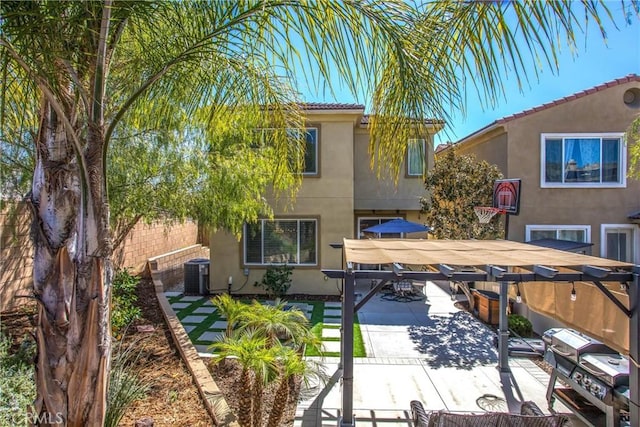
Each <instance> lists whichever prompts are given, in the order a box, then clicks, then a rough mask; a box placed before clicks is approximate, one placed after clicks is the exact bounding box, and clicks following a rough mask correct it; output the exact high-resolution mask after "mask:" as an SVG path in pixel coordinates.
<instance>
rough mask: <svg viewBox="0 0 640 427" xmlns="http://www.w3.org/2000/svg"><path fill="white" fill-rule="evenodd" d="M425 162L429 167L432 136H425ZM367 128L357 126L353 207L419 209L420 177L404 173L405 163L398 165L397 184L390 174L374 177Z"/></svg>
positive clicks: (430, 164)
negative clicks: (398, 176) (379, 177)
mask: <svg viewBox="0 0 640 427" xmlns="http://www.w3.org/2000/svg"><path fill="white" fill-rule="evenodd" d="M425 140H426V141H425V143H426V148H427V151H426V153H425V154H426V156H427V159H426V165H427V168H431V167H433V137H431V136H429V137H425ZM368 149H369V135H368V130H367V129H357V130H356V137H355V146H354V159H355V163H354V166H353V168H354V170H355V188H354V194H355V208H356V209H363V210H367V209H370V210H372V209H376V210H384V209H391V210H395V209H400V210H407V209H409V210H414V209H420V201H419V200H420V197H421V196H424V195H425V188H424V180H423V178H422V177H408V176H406V166H405V165H404V164H403V165H402V166H401V167H400V171H401V172H400V178H399V179H398V182H397V185H396V183H394V181H393V179H392V178H389V177H386V178H384V179H378V178H377V177H376V173H375V171H373V170H371V167H370V165H371V163H370V155H369V152H368Z"/></svg>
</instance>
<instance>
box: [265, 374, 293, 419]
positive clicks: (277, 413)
mask: <svg viewBox="0 0 640 427" xmlns="http://www.w3.org/2000/svg"><path fill="white" fill-rule="evenodd" d="M288 400H289V378H288V377H286V376H283V377H282V379H281V380H280V384H279V385H278V390H277V391H276V395H275V397H274V399H273V405H272V407H271V412H270V413H269V420H268V421H267V427H278V426H279V425H280V420H282V417H283V416H284V410H285V408H286V407H287V401H288Z"/></svg>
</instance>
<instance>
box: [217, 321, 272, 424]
mask: <svg viewBox="0 0 640 427" xmlns="http://www.w3.org/2000/svg"><path fill="white" fill-rule="evenodd" d="M210 348H211V349H212V350H213V352H214V353H215V354H217V356H216V357H215V358H214V362H221V361H223V360H224V359H226V358H227V357H235V358H236V360H237V361H238V363H239V364H240V367H241V368H242V372H241V375H240V382H241V393H240V396H239V400H240V409H239V410H238V414H237V415H238V423H239V424H240V426H241V427H252V426H253V424H252V418H253V412H254V411H253V405H254V404H255V403H256V402H254V399H253V394H254V392H255V390H253V387H252V381H251V376H252V373H255V372H256V368H259V369H263V370H265V371H268V370H269V369H271V368H269V365H270V363H271V362H272V360H275V358H272V356H271V355H268V354H266V353H265V349H266V348H267V339H266V337H265V336H264V334H262V333H261V332H259V331H257V330H255V329H244V330H243V331H242V333H239V334H233V335H230V336H226V337H225V338H224V339H223V340H222V341H217V342H214V343H213V344H211V346H210ZM258 377H259V376H258ZM258 405H259V404H258ZM260 410H261V409H260Z"/></svg>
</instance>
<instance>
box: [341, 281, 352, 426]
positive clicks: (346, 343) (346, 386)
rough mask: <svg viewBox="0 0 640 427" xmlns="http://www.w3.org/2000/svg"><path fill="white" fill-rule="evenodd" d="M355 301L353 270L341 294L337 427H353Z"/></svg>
mask: <svg viewBox="0 0 640 427" xmlns="http://www.w3.org/2000/svg"><path fill="white" fill-rule="evenodd" d="M354 300H355V274H354V273H353V270H351V269H347V271H346V272H345V279H344V289H343V292H342V354H341V355H340V364H341V365H342V416H341V417H339V418H338V426H339V427H353V426H355V424H356V423H355V420H354V417H353V317H354Z"/></svg>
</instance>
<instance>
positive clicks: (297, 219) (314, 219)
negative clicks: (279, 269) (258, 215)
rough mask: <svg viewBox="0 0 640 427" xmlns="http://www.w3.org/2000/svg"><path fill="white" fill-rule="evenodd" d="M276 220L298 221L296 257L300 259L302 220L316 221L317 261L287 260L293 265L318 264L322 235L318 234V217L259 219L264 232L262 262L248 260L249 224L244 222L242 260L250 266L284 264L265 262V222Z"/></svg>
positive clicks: (307, 265) (306, 265) (308, 265)
mask: <svg viewBox="0 0 640 427" xmlns="http://www.w3.org/2000/svg"><path fill="white" fill-rule="evenodd" d="M274 221H297V223H298V228H297V230H298V236H297V254H296V258H297V259H298V260H300V222H301V221H303V222H314V223H315V228H316V233H315V237H316V238H315V254H316V259H315V262H313V263H300V262H296V263H293V262H287V263H286V264H287V265H292V266H300V267H313V266H317V265H318V257H319V255H320V254H319V253H318V246H319V245H318V239H319V238H320V236H319V235H318V232H319V230H318V218H274V219H272V220H271V219H259V220H258V222H259V223H260V224H261V225H260V231H261V233H262V237H261V239H260V240H261V244H262V248H261V253H262V262H248V261H247V238H246V236H247V225H248V224H246V223H245V224H244V226H243V228H242V236H243V239H242V260H243V262H244V265H249V266H269V265H283V264H285V263H276V262H264V224H265V223H266V222H274Z"/></svg>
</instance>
